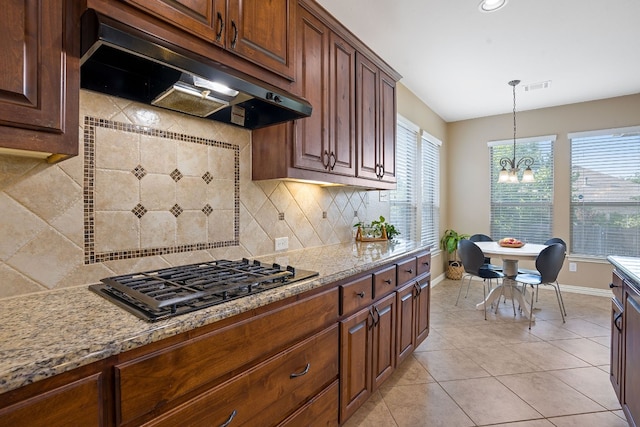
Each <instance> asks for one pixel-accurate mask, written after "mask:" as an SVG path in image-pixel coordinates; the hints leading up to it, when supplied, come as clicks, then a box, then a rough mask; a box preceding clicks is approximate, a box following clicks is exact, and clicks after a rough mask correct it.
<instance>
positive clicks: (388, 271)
mask: <svg viewBox="0 0 640 427" xmlns="http://www.w3.org/2000/svg"><path fill="white" fill-rule="evenodd" d="M395 288H396V266H395V265H392V266H391V267H387V268H385V269H384V270H380V271H378V272H376V273H373V297H374V298H379V297H381V296H383V295H386V294H388V293H389V292H391V291H393V290H395Z"/></svg>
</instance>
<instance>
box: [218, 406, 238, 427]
mask: <svg viewBox="0 0 640 427" xmlns="http://www.w3.org/2000/svg"><path fill="white" fill-rule="evenodd" d="M236 415H238V411H236V410H235V409H234V410H233V412H232V413H231V415H229V418H227V421H225V422H224V423H223V424H220V427H227V426H228V425H229V424H231V421H233V419H234V418H235V417H236Z"/></svg>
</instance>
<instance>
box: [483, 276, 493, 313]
mask: <svg viewBox="0 0 640 427" xmlns="http://www.w3.org/2000/svg"><path fill="white" fill-rule="evenodd" d="M489 283H491V280H489ZM482 301H484V320H487V291H486V290H485V288H484V282H483V283H482Z"/></svg>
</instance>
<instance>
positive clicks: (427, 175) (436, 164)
mask: <svg viewBox="0 0 640 427" xmlns="http://www.w3.org/2000/svg"><path fill="white" fill-rule="evenodd" d="M441 145H442V143H441V142H440V140H438V139H437V138H435V137H433V136H431V135H429V134H428V133H426V132H424V131H423V132H422V139H421V144H420V149H421V154H422V155H421V156H420V159H421V160H422V164H421V166H422V167H421V172H422V173H421V180H420V182H421V185H422V198H421V208H422V209H421V211H422V212H421V215H420V217H421V227H420V230H421V232H420V240H421V241H422V243H423V244H425V245H429V246H431V248H432V249H435V248H437V247H438V245H439V244H440V243H439V242H440V238H439V236H438V234H439V230H440V146H441Z"/></svg>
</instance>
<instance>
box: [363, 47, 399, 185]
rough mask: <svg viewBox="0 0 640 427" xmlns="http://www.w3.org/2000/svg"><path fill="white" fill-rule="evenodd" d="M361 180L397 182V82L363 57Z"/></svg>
mask: <svg viewBox="0 0 640 427" xmlns="http://www.w3.org/2000/svg"><path fill="white" fill-rule="evenodd" d="M356 64H357V65H356V67H357V80H356V93H357V104H356V105H357V111H356V117H357V146H358V167H357V170H356V174H357V176H359V177H363V178H368V179H373V180H379V181H381V182H389V183H395V181H396V167H395V163H396V161H395V152H396V81H395V80H394V79H393V78H391V77H390V76H389V75H387V74H386V73H385V72H384V71H383V70H381V69H380V68H379V67H378V65H377V64H375V63H374V62H373V61H371V60H369V59H368V58H366V57H365V56H363V55H358V56H357V60H356Z"/></svg>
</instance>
